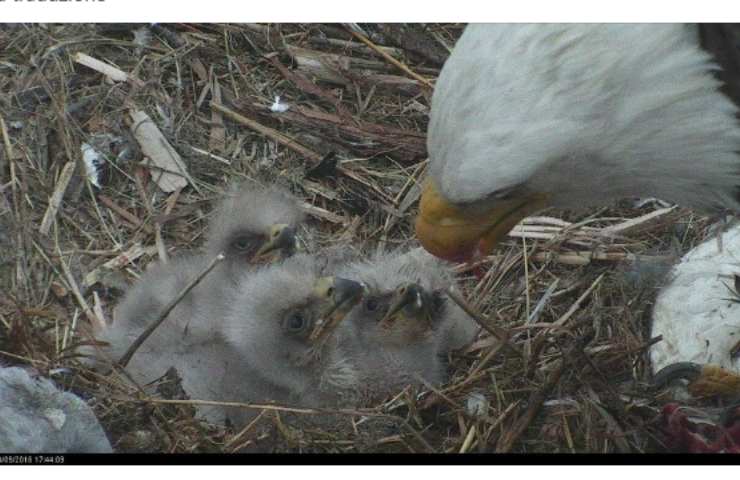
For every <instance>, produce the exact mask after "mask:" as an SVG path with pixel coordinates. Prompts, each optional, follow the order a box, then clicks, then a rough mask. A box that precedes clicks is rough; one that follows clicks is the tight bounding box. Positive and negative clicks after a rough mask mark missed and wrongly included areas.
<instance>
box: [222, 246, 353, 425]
mask: <svg viewBox="0 0 740 480" xmlns="http://www.w3.org/2000/svg"><path fill="white" fill-rule="evenodd" d="M324 273H325V261H324V260H322V259H317V258H316V257H313V256H309V255H305V254H300V255H296V256H294V257H292V258H290V259H287V260H285V261H284V262H282V263H280V264H275V265H271V266H267V267H264V268H262V269H260V270H259V271H256V272H254V273H253V274H245V275H243V276H242V278H241V279H240V280H239V285H238V287H237V288H236V289H234V290H233V298H232V299H231V301H229V302H226V303H225V304H224V307H225V312H224V313H223V318H224V323H223V336H224V338H225V339H226V342H227V343H228V344H229V345H230V346H231V348H232V349H233V351H234V353H235V355H236V359H237V360H236V362H238V365H239V366H238V368H233V369H231V370H230V371H228V372H227V374H226V377H225V378H224V381H223V382H222V385H223V388H224V392H223V394H222V398H224V399H225V400H232V401H240V402H253V403H265V402H273V401H274V402H278V403H283V404H289V405H294V406H302V407H330V406H337V405H340V404H348V403H352V402H353V398H354V396H355V394H356V391H357V389H358V377H357V370H356V367H355V366H354V365H353V363H352V361H351V359H350V358H348V356H347V352H344V351H343V350H342V348H341V345H339V343H338V341H337V338H336V335H335V332H336V330H337V327H338V326H339V325H341V323H342V321H343V319H344V318H345V316H346V315H347V313H348V312H349V311H350V310H351V309H352V308H353V307H354V306H355V305H356V304H357V303H358V302H359V301H360V300H361V297H362V294H363V288H362V285H360V284H359V283H357V282H354V281H351V280H347V279H344V278H340V277H327V276H324ZM255 413H256V412H255V411H253V410H252V411H250V410H245V409H230V410H229V415H230V418H231V419H232V420H235V421H236V422H244V421H246V420H248V419H249V418H250V417H251V416H253V415H254V414H255Z"/></svg>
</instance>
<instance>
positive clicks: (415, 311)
mask: <svg viewBox="0 0 740 480" xmlns="http://www.w3.org/2000/svg"><path fill="white" fill-rule="evenodd" d="M400 315H403V316H404V317H405V318H417V319H418V318H422V319H424V320H425V321H427V323H428V324H429V326H430V327H431V321H430V319H429V318H428V315H427V302H426V295H425V292H424V289H423V288H422V287H421V286H419V285H418V284H416V283H407V284H405V285H402V286H400V287H398V288H397V289H396V291H395V292H394V293H393V298H392V299H391V304H390V307H388V311H387V312H386V314H385V316H384V317H383V319H382V320H381V321H380V323H379V325H380V326H381V327H382V328H391V327H392V326H393V325H394V324H395V322H396V320H397V319H398V317H399V316H400Z"/></svg>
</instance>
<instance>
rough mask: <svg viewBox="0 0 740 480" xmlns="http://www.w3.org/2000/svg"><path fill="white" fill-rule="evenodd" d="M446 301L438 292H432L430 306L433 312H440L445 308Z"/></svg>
mask: <svg viewBox="0 0 740 480" xmlns="http://www.w3.org/2000/svg"><path fill="white" fill-rule="evenodd" d="M446 302H447V299H446V298H445V297H443V296H442V294H441V293H439V292H434V295H432V308H433V309H434V311H435V312H440V311H441V310H442V309H443V308H445V304H446Z"/></svg>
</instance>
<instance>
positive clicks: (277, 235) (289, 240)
mask: <svg viewBox="0 0 740 480" xmlns="http://www.w3.org/2000/svg"><path fill="white" fill-rule="evenodd" d="M297 246H298V241H297V239H296V232H295V228H294V227H292V226H290V225H287V224H285V223H277V224H275V225H273V226H271V227H270V230H269V232H268V234H267V240H266V241H265V243H263V244H262V246H261V247H260V248H259V250H257V253H255V254H254V256H253V257H252V259H251V262H252V263H254V262H256V261H259V260H270V259H271V256H272V255H271V254H273V253H275V252H281V253H282V254H283V255H284V256H289V255H291V254H292V253H293V252H295V250H296V248H297Z"/></svg>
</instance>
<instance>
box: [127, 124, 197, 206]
mask: <svg viewBox="0 0 740 480" xmlns="http://www.w3.org/2000/svg"><path fill="white" fill-rule="evenodd" d="M130 115H131V119H132V120H133V124H132V125H131V132H132V133H133V134H134V137H136V141H137V142H139V145H140V146H141V151H142V152H143V153H144V155H146V156H147V157H148V158H149V161H150V162H151V163H152V164H153V165H155V166H156V167H158V168H156V169H150V171H149V173H150V175H151V176H152V180H154V182H155V183H156V184H157V185H158V186H159V188H161V189H162V190H163V191H165V192H167V193H170V192H174V191H175V190H177V189H179V188H184V187H186V186H187V185H188V180H187V178H188V173H187V169H186V168H185V164H184V163H183V161H182V158H180V154H178V153H177V151H175V149H174V148H173V147H172V145H170V143H169V142H168V141H167V139H166V138H165V136H164V135H163V134H162V132H161V131H160V130H159V128H157V125H155V124H154V122H153V121H152V119H151V118H149V115H147V114H146V113H145V112H143V111H141V110H136V111H133V110H132V111H131V112H130Z"/></svg>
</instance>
